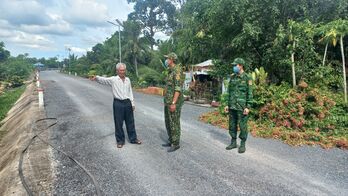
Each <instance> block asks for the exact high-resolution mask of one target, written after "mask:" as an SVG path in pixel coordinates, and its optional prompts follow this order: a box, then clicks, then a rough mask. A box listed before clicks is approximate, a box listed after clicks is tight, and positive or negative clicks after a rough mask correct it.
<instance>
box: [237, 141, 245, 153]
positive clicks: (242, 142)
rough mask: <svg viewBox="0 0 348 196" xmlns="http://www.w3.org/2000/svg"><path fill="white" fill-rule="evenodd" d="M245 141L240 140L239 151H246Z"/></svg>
mask: <svg viewBox="0 0 348 196" xmlns="http://www.w3.org/2000/svg"><path fill="white" fill-rule="evenodd" d="M245 150H246V149H245V141H241V142H240V146H239V148H238V153H245Z"/></svg>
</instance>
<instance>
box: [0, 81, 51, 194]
mask: <svg viewBox="0 0 348 196" xmlns="http://www.w3.org/2000/svg"><path fill="white" fill-rule="evenodd" d="M44 117H45V113H44V111H43V110H40V109H39V106H38V95H37V92H36V87H35V85H34V83H32V84H29V85H28V86H27V88H26V90H25V92H24V93H23V95H22V96H21V97H20V98H19V99H18V101H17V102H16V104H15V105H14V106H13V108H12V109H11V110H10V111H9V112H8V114H7V117H6V118H5V119H4V120H3V121H2V122H1V124H3V125H2V126H1V127H0V130H1V131H6V135H5V136H4V137H3V138H2V140H1V141H0V154H1V157H0V195H4V196H6V195H27V193H26V191H25V189H24V187H23V185H22V182H21V180H20V177H19V172H18V166H19V159H20V155H21V152H22V151H23V149H24V148H25V147H26V146H27V145H28V143H29V141H30V139H31V138H32V137H33V136H34V135H35V133H37V132H38V131H39V130H40V129H43V128H44V127H47V124H46V123H49V122H42V123H38V124H36V123H35V121H36V120H38V119H40V118H44ZM40 136H41V137H42V138H44V139H46V140H48V137H49V133H48V132H44V133H42V134H41V135H40ZM51 160H53V159H52V152H51V149H50V148H49V147H48V146H47V145H46V144H44V143H43V142H41V141H40V140H38V139H37V138H36V139H35V140H34V142H33V143H32V144H31V145H30V147H29V148H28V150H27V152H26V153H25V154H24V158H23V174H24V179H25V180H26V182H27V184H28V185H29V188H30V189H31V191H32V192H33V194H34V195H51V193H52V187H53V186H52V184H53V178H54V177H53V176H54V175H53V165H52V164H53V163H52V161H51Z"/></svg>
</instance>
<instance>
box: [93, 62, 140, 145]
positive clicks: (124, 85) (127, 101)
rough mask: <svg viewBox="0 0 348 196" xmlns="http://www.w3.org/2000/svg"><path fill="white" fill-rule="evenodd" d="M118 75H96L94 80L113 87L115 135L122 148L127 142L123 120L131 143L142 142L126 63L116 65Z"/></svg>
mask: <svg viewBox="0 0 348 196" xmlns="http://www.w3.org/2000/svg"><path fill="white" fill-rule="evenodd" d="M116 72H117V76H112V77H108V78H106V77H101V76H95V77H93V78H92V80H96V81H97V82H98V83H100V84H105V85H109V86H111V88H112V94H113V96H114V103H113V111H114V122H115V137H116V142H117V148H122V147H123V145H124V144H125V135H124V131H123V121H125V122H126V128H127V134H128V138H129V141H130V143H132V144H141V141H140V140H139V139H138V138H137V134H136V131H135V124H134V114H133V111H134V109H135V105H134V98H133V92H132V85H131V81H130V79H129V78H128V77H126V64H124V63H118V64H117V65H116Z"/></svg>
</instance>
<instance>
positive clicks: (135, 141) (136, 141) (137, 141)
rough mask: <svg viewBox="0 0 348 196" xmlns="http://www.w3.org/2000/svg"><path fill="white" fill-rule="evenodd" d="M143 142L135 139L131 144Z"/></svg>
mask: <svg viewBox="0 0 348 196" xmlns="http://www.w3.org/2000/svg"><path fill="white" fill-rule="evenodd" d="M141 143H142V142H141V141H140V140H138V139H136V140H134V141H133V142H131V144H138V145H140V144H141Z"/></svg>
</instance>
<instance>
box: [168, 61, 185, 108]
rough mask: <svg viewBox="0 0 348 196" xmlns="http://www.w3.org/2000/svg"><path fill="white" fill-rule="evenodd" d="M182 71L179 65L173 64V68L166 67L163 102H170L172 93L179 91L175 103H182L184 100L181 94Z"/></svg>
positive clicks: (172, 96)
mask: <svg viewBox="0 0 348 196" xmlns="http://www.w3.org/2000/svg"><path fill="white" fill-rule="evenodd" d="M184 79H185V78H184V75H183V71H182V69H181V65H175V67H173V68H168V74H167V76H166V78H165V82H166V87H165V89H164V90H165V94H164V103H165V104H168V105H170V104H172V101H173V98H174V93H175V92H180V96H179V98H178V100H177V104H182V103H183V101H184V96H183V81H184Z"/></svg>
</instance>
